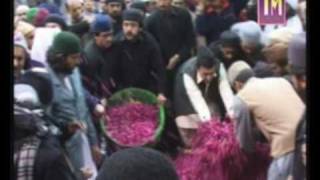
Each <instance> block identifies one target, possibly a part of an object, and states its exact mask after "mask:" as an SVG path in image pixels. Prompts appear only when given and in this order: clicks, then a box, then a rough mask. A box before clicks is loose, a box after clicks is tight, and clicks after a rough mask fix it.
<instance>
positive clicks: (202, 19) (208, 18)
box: [196, 6, 237, 44]
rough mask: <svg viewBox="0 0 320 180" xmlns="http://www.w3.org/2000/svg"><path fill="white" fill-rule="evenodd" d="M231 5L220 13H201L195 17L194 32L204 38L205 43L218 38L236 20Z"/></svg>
mask: <svg viewBox="0 0 320 180" xmlns="http://www.w3.org/2000/svg"><path fill="white" fill-rule="evenodd" d="M236 20H237V19H236V16H235V14H234V11H233V7H232V6H229V7H228V8H226V9H225V10H223V11H222V12H221V14H216V13H212V14H202V15H198V16H197V17H196V32H197V33H198V34H199V35H201V36H204V37H205V38H206V41H207V44H210V43H211V42H214V41H216V40H218V39H219V36H220V34H221V33H222V32H223V31H225V30H228V29H229V28H230V27H231V25H233V24H234V23H235V22H236Z"/></svg>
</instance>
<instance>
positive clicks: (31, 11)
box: [27, 7, 39, 24]
mask: <svg viewBox="0 0 320 180" xmlns="http://www.w3.org/2000/svg"><path fill="white" fill-rule="evenodd" d="M38 11H39V8H35V7H34V8H31V9H29V11H28V12H27V21H28V22H29V23H31V24H32V23H33V20H34V18H35V17H36V15H37V14H38Z"/></svg>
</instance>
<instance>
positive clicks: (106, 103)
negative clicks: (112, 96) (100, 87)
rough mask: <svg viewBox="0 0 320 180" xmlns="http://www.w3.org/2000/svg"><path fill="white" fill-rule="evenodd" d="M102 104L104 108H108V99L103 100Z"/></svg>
mask: <svg viewBox="0 0 320 180" xmlns="http://www.w3.org/2000/svg"><path fill="white" fill-rule="evenodd" d="M100 103H101V104H102V105H103V106H104V107H106V106H107V105H108V100H107V99H106V98H102V99H101V101H100Z"/></svg>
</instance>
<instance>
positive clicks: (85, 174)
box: [81, 168, 93, 180]
mask: <svg viewBox="0 0 320 180" xmlns="http://www.w3.org/2000/svg"><path fill="white" fill-rule="evenodd" d="M81 173H82V177H83V179H86V180H87V179H89V178H91V177H92V175H93V171H92V169H91V168H81Z"/></svg>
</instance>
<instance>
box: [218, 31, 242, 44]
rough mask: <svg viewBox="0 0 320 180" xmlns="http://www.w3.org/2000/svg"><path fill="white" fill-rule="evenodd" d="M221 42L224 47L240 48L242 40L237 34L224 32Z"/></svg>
mask: <svg viewBox="0 0 320 180" xmlns="http://www.w3.org/2000/svg"><path fill="white" fill-rule="evenodd" d="M220 42H221V44H222V45H223V46H232V47H240V44H241V39H240V37H239V36H238V34H237V33H235V32H232V31H224V32H223V33H222V34H221V35H220Z"/></svg>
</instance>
